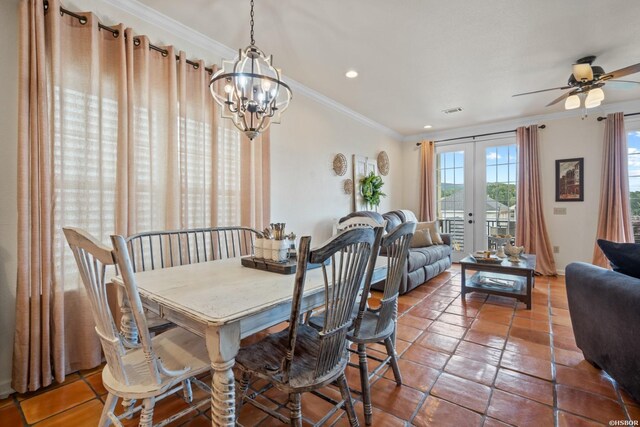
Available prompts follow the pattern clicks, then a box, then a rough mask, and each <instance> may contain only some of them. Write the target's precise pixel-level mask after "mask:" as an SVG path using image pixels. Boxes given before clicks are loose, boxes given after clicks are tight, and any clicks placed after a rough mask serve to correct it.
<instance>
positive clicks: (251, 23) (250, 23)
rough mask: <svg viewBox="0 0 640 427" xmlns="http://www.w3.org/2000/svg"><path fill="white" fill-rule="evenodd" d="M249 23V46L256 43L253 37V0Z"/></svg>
mask: <svg viewBox="0 0 640 427" xmlns="http://www.w3.org/2000/svg"><path fill="white" fill-rule="evenodd" d="M249 25H251V46H253V45H255V44H256V41H255V40H254V39H253V0H251V21H249Z"/></svg>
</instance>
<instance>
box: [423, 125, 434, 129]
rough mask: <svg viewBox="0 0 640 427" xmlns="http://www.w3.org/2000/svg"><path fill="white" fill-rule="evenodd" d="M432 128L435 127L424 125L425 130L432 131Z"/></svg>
mask: <svg viewBox="0 0 640 427" xmlns="http://www.w3.org/2000/svg"><path fill="white" fill-rule="evenodd" d="M432 127H433V126H431V125H424V128H425V129H431V128H432Z"/></svg>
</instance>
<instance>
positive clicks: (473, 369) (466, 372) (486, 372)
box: [444, 355, 498, 386]
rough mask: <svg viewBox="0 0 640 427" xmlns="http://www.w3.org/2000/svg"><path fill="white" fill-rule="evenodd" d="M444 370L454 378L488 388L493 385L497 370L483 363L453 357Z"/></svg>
mask: <svg viewBox="0 0 640 427" xmlns="http://www.w3.org/2000/svg"><path fill="white" fill-rule="evenodd" d="M444 370H445V371H446V372H448V373H450V374H453V375H455V376H458V377H461V378H466V379H468V380H471V381H475V382H477V383H480V384H485V385H489V386H490V385H491V384H493V379H494V378H495V376H496V372H497V371H498V368H496V367H495V366H493V365H489V364H487V363H484V362H478V361H476V360H471V359H467V358H465V357H461V356H455V355H454V356H451V359H449V362H448V363H447V366H446V367H445V368H444Z"/></svg>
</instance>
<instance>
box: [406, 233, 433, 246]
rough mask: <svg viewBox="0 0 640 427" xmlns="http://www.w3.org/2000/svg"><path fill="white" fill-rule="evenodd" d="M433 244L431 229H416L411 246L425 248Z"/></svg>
mask: <svg viewBox="0 0 640 427" xmlns="http://www.w3.org/2000/svg"><path fill="white" fill-rule="evenodd" d="M431 245H433V241H432V240H431V233H430V232H429V230H416V232H415V233H413V237H412V238H411V243H410V245H409V247H411V248H424V247H427V246H431Z"/></svg>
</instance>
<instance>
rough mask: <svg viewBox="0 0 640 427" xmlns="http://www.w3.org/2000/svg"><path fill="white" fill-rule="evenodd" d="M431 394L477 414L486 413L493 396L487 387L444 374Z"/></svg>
mask: <svg viewBox="0 0 640 427" xmlns="http://www.w3.org/2000/svg"><path fill="white" fill-rule="evenodd" d="M431 394H432V395H434V396H437V397H440V398H442V399H445V400H448V401H450V402H453V403H456V404H458V405H461V406H464V407H465V408H468V409H471V410H473V411H476V412H481V413H482V412H484V411H485V409H486V408H487V402H488V401H489V396H490V394H491V389H490V388H489V387H487V386H485V385H482V384H478V383H475V382H473V381H469V380H466V379H464V378H460V377H456V376H454V375H450V374H447V373H443V374H442V375H440V377H439V378H438V381H436V383H435V385H434V386H433V388H432V389H431Z"/></svg>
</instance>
